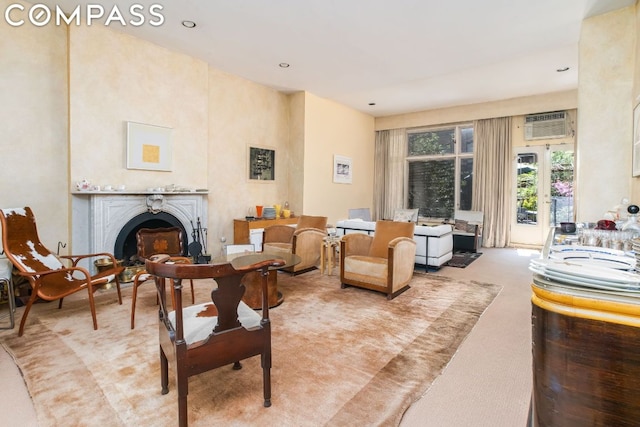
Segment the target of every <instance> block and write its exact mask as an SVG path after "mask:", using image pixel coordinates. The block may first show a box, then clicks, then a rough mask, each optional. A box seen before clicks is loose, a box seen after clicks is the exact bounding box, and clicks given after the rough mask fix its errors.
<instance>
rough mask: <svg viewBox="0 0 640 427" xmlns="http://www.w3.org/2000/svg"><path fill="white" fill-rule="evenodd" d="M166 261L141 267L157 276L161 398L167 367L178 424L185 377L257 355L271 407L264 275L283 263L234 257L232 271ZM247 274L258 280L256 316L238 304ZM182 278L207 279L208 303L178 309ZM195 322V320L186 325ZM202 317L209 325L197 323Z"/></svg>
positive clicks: (183, 411) (183, 420) (226, 266)
mask: <svg viewBox="0 0 640 427" xmlns="http://www.w3.org/2000/svg"><path fill="white" fill-rule="evenodd" d="M249 256H251V255H249ZM253 259H255V257H254V258H253ZM170 260H171V258H170V257H168V256H166V255H158V256H154V257H151V259H149V260H147V261H146V263H145V268H146V270H147V271H148V272H149V273H150V274H152V275H154V276H156V277H157V280H156V287H157V290H158V297H159V300H160V310H159V339H160V376H161V386H162V394H166V393H168V391H169V389H168V387H169V363H171V366H172V369H173V373H174V374H175V376H176V384H177V391H178V425H179V426H181V427H184V426H186V425H187V394H188V392H189V377H191V376H193V375H198V374H200V373H203V372H206V371H209V370H211V369H215V368H219V367H222V366H225V365H233V368H234V369H240V368H241V367H242V365H241V364H240V361H241V360H243V359H246V358H249V357H253V356H257V355H260V357H261V366H262V371H263V375H262V377H263V395H264V406H265V407H269V406H271V323H270V319H269V304H268V302H267V274H268V271H269V270H268V269H269V267H276V266H281V265H282V264H284V261H283V260H274V259H265V258H264V257H263V258H260V260H259V261H258V262H256V263H253V264H248V263H246V262H244V261H243V260H241V259H238V260H237V261H236V262H235V266H236V268H234V266H233V265H232V264H231V263H223V264H179V263H176V264H172V263H169V262H170ZM251 271H259V273H260V275H261V277H262V293H263V299H262V315H258V314H257V313H256V312H254V311H253V310H252V309H251V308H249V307H247V306H246V305H245V304H244V303H243V302H242V301H241V298H242V294H243V292H244V286H243V285H242V283H241V280H242V277H243V276H244V275H245V274H246V273H248V272H251ZM164 279H169V280H164ZM184 279H213V280H212V281H211V285H212V291H211V300H212V302H213V303H206V304H199V305H195V306H190V307H183V304H182V280H184ZM214 281H215V283H214ZM168 282H170V283H171V284H172V288H173V289H172V291H173V293H174V296H175V304H176V305H175V307H176V309H175V311H172V312H170V311H169V310H168V307H167V289H166V283H168ZM216 285H217V286H216ZM169 292H171V291H169ZM254 317H256V318H254ZM196 318H197V319H198V321H197V322H192V320H193V319H196ZM203 319H208V320H209V321H210V322H205V323H206V324H204V325H202V320H203ZM248 323H250V326H248ZM198 332H199V333H198ZM203 332H204V334H203Z"/></svg>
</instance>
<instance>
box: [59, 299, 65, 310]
mask: <svg viewBox="0 0 640 427" xmlns="http://www.w3.org/2000/svg"><path fill="white" fill-rule="evenodd" d="M63 300H64V298H60V299H59V300H58V310H60V309H61V308H62V301H63Z"/></svg>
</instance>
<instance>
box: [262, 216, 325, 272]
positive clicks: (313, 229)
mask: <svg viewBox="0 0 640 427" xmlns="http://www.w3.org/2000/svg"><path fill="white" fill-rule="evenodd" d="M326 235H327V217H326V216H310V215H301V216H300V218H299V219H298V224H297V225H296V227H295V228H294V227H290V226H288V225H271V226H269V227H267V228H265V229H264V235H263V236H262V251H263V252H268V253H271V254H278V253H281V252H285V253H293V254H296V255H298V256H299V257H300V258H302V261H301V262H300V263H299V264H296V265H294V266H292V267H289V268H286V269H284V270H285V271H289V272H290V273H293V274H300V273H304V272H306V271H309V270H313V269H314V268H316V266H317V265H318V263H319V262H320V248H321V246H322V239H323V238H324V237H326Z"/></svg>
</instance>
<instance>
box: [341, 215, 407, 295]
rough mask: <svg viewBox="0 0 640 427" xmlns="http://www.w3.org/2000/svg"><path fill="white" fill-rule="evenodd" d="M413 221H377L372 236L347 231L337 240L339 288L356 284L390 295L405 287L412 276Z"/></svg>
mask: <svg viewBox="0 0 640 427" xmlns="http://www.w3.org/2000/svg"><path fill="white" fill-rule="evenodd" d="M414 229H415V223H413V222H397V221H377V222H376V229H375V233H374V235H373V236H369V235H367V234H362V233H349V234H347V235H345V236H343V237H342V240H341V241H340V282H341V283H342V285H341V286H342V288H345V287H347V285H349V286H357V287H360V288H365V289H370V290H374V291H378V292H384V293H385V294H387V299H393V298H395V297H396V296H398V295H400V294H401V293H402V292H404V291H406V290H407V289H409V282H410V281H411V279H412V278H413V269H414V263H415V256H416V242H415V241H414V240H413V232H414Z"/></svg>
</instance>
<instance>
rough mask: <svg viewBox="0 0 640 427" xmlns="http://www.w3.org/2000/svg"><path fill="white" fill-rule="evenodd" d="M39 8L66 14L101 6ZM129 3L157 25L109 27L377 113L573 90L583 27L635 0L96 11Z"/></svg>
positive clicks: (216, 4) (166, 5)
mask: <svg viewBox="0 0 640 427" xmlns="http://www.w3.org/2000/svg"><path fill="white" fill-rule="evenodd" d="M42 3H45V4H49V5H50V6H55V5H56V4H58V5H60V6H61V7H62V8H63V9H64V10H65V11H67V12H69V11H70V10H73V9H74V8H75V7H76V6H77V5H79V4H81V5H85V4H87V3H89V4H96V3H97V2H94V1H88V2H87V1H78V0H55V1H48V0H47V1H43V2H42ZM134 3H139V4H142V5H145V6H146V7H147V8H148V6H149V5H150V4H162V5H163V10H162V14H163V16H164V17H165V23H164V24H163V25H162V26H159V27H153V26H151V25H148V24H146V25H143V26H139V27H134V26H132V25H128V26H126V27H124V28H123V27H121V26H120V25H119V24H117V23H116V24H114V23H112V24H111V25H110V28H111V27H112V28H115V29H118V28H120V29H121V30H123V31H126V32H128V33H131V34H133V35H135V36H137V37H140V38H143V39H147V40H150V41H152V42H154V43H156V44H158V45H161V46H165V47H167V48H169V49H172V50H177V51H181V52H185V53H187V54H189V55H192V56H194V57H197V58H201V59H203V60H205V61H206V62H208V63H209V64H211V65H212V66H213V67H215V68H217V69H219V70H222V71H226V72H229V73H232V74H235V75H237V76H242V77H244V78H246V79H249V80H252V81H255V82H257V83H260V84H263V85H266V86H270V87H273V88H276V89H278V90H281V91H285V92H294V91H300V90H306V91H309V92H311V93H313V94H315V95H317V96H320V97H323V98H328V99H332V100H334V101H336V102H339V103H341V104H344V105H347V106H350V107H352V108H354V109H356V110H359V111H363V112H365V113H368V114H371V115H373V116H385V115H391V114H398V113H406V112H411V111H421V110H427V109H432V108H442V107H448V106H454V105H464V104H472V103H478V102H486V101H492V100H498V99H507V98H513V97H520V96H527V95H535V94H541V93H549V92H556V91H564V90H569V89H575V88H576V87H577V84H578V41H579V37H580V28H581V23H582V21H583V19H584V18H585V17H588V16H593V15H597V14H600V13H605V12H608V11H611V10H614V9H617V8H621V7H626V6H630V5H633V4H634V3H635V0H454V1H444V0H394V1H391V0H183V1H177V0H171V1H169V0H156V1H141V0H138V1H133V2H125V1H118V2H109V1H101V2H99V4H101V5H103V6H104V7H105V9H106V10H107V12H108V11H109V10H111V8H112V7H113V5H114V4H117V5H118V8H119V9H120V10H121V11H122V12H124V13H123V14H124V17H125V19H127V20H129V19H132V18H133V17H131V16H130V15H128V7H129V5H130V4H134ZM183 20H191V21H194V22H196V24H197V26H196V27H195V28H194V29H187V28H185V27H183V26H182V25H181V22H182V21H183ZM94 25H95V24H94ZM282 62H286V63H288V64H290V67H289V68H286V69H283V68H280V67H279V66H278V64H279V63H282ZM562 67H570V69H569V70H568V71H566V72H564V73H559V72H557V71H556V70H557V69H558V68H562ZM371 102H375V103H376V105H375V106H370V105H369V103H371Z"/></svg>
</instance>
